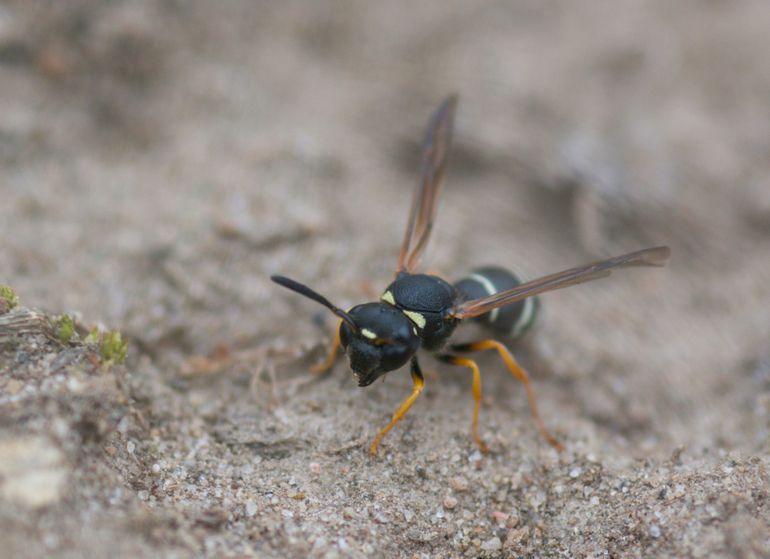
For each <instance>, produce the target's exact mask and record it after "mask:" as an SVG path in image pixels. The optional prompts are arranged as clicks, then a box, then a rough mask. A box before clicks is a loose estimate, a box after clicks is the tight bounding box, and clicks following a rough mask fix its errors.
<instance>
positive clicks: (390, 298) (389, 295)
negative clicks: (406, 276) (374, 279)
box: [380, 291, 396, 306]
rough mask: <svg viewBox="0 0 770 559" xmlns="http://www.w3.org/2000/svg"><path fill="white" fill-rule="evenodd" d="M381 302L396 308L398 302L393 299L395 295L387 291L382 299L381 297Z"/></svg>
mask: <svg viewBox="0 0 770 559" xmlns="http://www.w3.org/2000/svg"><path fill="white" fill-rule="evenodd" d="M380 300H381V301H385V302H386V303H389V304H391V305H393V306H396V300H395V299H394V298H393V294H392V293H391V292H390V291H386V292H385V293H383V294H382V297H380Z"/></svg>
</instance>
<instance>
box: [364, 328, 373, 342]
mask: <svg viewBox="0 0 770 559" xmlns="http://www.w3.org/2000/svg"><path fill="white" fill-rule="evenodd" d="M361 333H362V334H363V335H364V336H366V337H367V338H369V339H370V340H374V339H375V338H377V334H375V333H374V332H372V331H371V330H367V329H366V328H361Z"/></svg>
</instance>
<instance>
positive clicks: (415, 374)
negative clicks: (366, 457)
mask: <svg viewBox="0 0 770 559" xmlns="http://www.w3.org/2000/svg"><path fill="white" fill-rule="evenodd" d="M411 373H412V383H413V384H412V393H411V394H410V395H409V397H408V398H407V399H406V400H404V402H403V403H402V404H401V406H399V408H398V409H397V410H396V413H394V414H393V419H391V420H390V423H388V424H387V425H386V426H385V428H384V429H382V431H380V432H379V433H377V436H376V437H374V440H373V441H372V445H371V446H370V447H369V454H371V455H372V456H376V455H377V447H379V446H380V441H381V440H382V438H383V437H384V436H385V435H387V433H388V431H390V430H391V429H392V428H393V426H394V425H395V424H396V423H398V422H399V421H401V419H403V417H404V416H405V415H406V412H408V411H409V408H411V407H412V404H414V402H415V400H417V397H418V396H419V395H420V392H422V389H423V387H424V386H425V379H424V378H423V376H422V371H421V370H420V364H419V363H418V362H417V356H415V357H412V363H411Z"/></svg>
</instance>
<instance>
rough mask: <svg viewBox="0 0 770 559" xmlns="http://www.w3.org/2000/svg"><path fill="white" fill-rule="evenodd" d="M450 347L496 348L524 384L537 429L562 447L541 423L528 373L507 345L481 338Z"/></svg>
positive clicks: (463, 349) (467, 349)
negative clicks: (477, 340) (478, 340)
mask: <svg viewBox="0 0 770 559" xmlns="http://www.w3.org/2000/svg"><path fill="white" fill-rule="evenodd" d="M451 349H452V351H457V352H460V353H469V352H473V351H483V350H485V349H495V350H497V353H499V354H500V357H502V359H503V361H505V364H506V365H507V366H508V370H509V371H510V372H511V374H512V375H513V376H514V377H516V378H517V379H518V380H519V381H521V382H522V384H524V388H525V389H526V391H527V399H528V400H529V409H530V410H531V412H532V419H534V420H535V423H536V424H537V427H538V429H540V433H542V435H543V437H545V440H547V441H548V442H549V443H550V444H551V446H553V447H554V448H556V449H557V450H563V449H564V446H563V445H562V444H561V443H560V442H559V441H557V440H556V438H555V437H554V436H553V435H551V433H550V432H549V431H548V429H546V427H545V424H544V423H543V420H542V419H540V414H539V413H538V411H537V401H536V400H535V392H534V391H533V390H532V385H531V384H530V382H529V375H528V374H527V371H525V370H524V369H522V368H521V366H520V365H519V364H518V363H517V362H516V360H515V359H514V358H513V355H511V352H510V351H508V348H507V347H505V346H504V345H503V344H501V343H500V342H498V341H497V340H483V341H480V342H473V343H470V344H458V345H453V346H452V347H451Z"/></svg>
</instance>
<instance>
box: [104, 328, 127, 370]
mask: <svg viewBox="0 0 770 559" xmlns="http://www.w3.org/2000/svg"><path fill="white" fill-rule="evenodd" d="M99 354H100V355H101V356H102V359H104V361H105V362H107V363H122V362H123V361H125V360H126V355H127V354H128V342H124V341H123V337H122V336H121V335H120V332H118V331H117V330H110V331H109V332H107V333H106V334H104V336H103V337H102V341H101V343H100V344H99Z"/></svg>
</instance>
